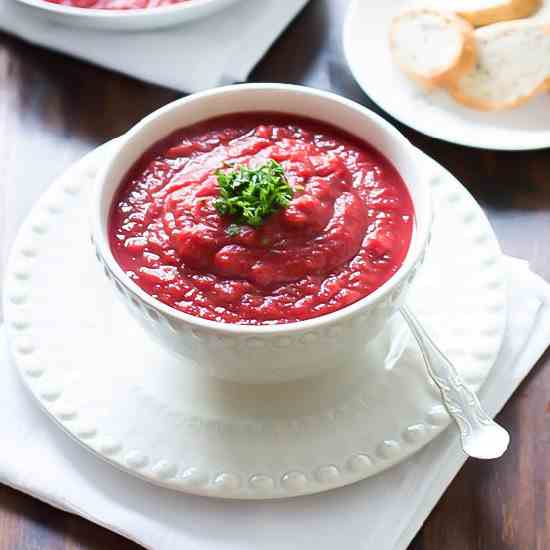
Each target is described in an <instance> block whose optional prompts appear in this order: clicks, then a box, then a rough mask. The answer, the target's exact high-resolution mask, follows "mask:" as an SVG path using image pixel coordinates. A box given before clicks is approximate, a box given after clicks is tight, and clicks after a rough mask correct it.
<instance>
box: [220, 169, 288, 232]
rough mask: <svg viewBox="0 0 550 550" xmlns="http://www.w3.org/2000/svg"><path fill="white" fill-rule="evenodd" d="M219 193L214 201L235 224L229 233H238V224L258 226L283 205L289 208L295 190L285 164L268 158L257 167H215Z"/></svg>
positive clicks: (228, 230)
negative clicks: (217, 168)
mask: <svg viewBox="0 0 550 550" xmlns="http://www.w3.org/2000/svg"><path fill="white" fill-rule="evenodd" d="M216 177H217V178H218V185H219V188H220V194H219V196H218V197H217V198H216V200H215V201H214V206H215V208H216V210H217V211H218V212H219V213H220V215H222V216H230V217H231V218H232V219H233V221H234V222H235V223H234V224H231V225H230V226H229V227H228V228H227V233H228V234H229V235H231V236H236V235H237V234H238V232H239V228H238V225H235V224H240V225H250V226H252V227H258V226H259V225H261V224H262V223H263V222H264V221H265V219H266V218H267V217H268V216H270V215H271V214H273V212H276V211H277V210H279V209H280V208H286V207H287V206H288V205H289V204H290V201H291V200H292V196H293V191H292V187H290V184H289V183H288V179H287V177H286V175H285V173H284V170H283V167H282V166H281V165H280V164H279V163H278V162H276V161H274V160H269V161H268V162H266V163H265V164H263V165H262V166H259V167H258V168H254V169H251V168H248V167H246V166H242V165H240V166H236V167H234V168H232V169H231V170H228V171H227V172H223V171H222V170H217V171H216Z"/></svg>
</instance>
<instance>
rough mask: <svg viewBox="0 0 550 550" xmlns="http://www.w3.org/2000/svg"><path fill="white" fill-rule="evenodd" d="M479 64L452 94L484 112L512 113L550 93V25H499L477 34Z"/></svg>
mask: <svg viewBox="0 0 550 550" xmlns="http://www.w3.org/2000/svg"><path fill="white" fill-rule="evenodd" d="M475 36H476V40H477V52H478V60H477V63H476V66H475V68H474V70H472V71H470V72H468V73H466V74H464V75H462V76H461V77H460V78H459V79H458V80H457V81H456V82H455V83H454V84H453V85H452V86H450V87H449V88H448V90H449V93H450V94H451V95H452V96H453V97H454V98H455V99H456V100H457V101H459V102H460V103H462V104H464V105H466V106H468V107H473V108H474V109H479V110H483V111H498V110H503V109H511V108H513V107H517V106H519V105H521V104H523V103H525V102H526V101H528V100H529V99H530V98H531V97H533V96H534V95H535V94H537V93H539V92H542V91H544V90H548V89H550V24H549V23H546V22H541V21H537V20H532V21H530V20H519V21H510V22H505V23H497V24H495V25H490V26H489V27H483V28H481V29H478V30H476V32H475Z"/></svg>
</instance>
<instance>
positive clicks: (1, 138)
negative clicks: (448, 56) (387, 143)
mask: <svg viewBox="0 0 550 550" xmlns="http://www.w3.org/2000/svg"><path fill="white" fill-rule="evenodd" d="M346 6H347V0H312V1H311V2H310V4H309V5H308V7H306V9H305V10H304V12H303V13H302V14H301V15H300V16H299V17H298V19H297V20H296V21H295V22H294V23H293V25H292V26H291V27H290V28H289V29H288V30H287V31H286V32H285V33H284V35H283V36H282V37H281V38H280V39H279V40H278V41H277V42H276V43H275V44H274V46H273V48H272V49H271V51H270V52H269V53H268V55H267V56H266V57H265V58H264V59H263V60H262V62H261V63H260V64H259V66H258V67H257V69H256V70H255V71H254V73H253V75H252V78H251V80H253V81H278V82H293V83H300V84H306V85H310V86H314V87H317V88H323V89H327V90H333V91H336V92H337V93H340V94H342V95H344V96H346V97H349V98H351V99H354V100H356V101H359V102H360V103H362V104H364V105H367V106H369V107H371V108H373V109H375V110H377V111H378V112H380V111H379V109H377V108H376V106H375V105H373V104H372V103H371V101H370V100H369V98H368V97H366V96H365V95H364V93H363V92H362V91H361V90H360V88H359V87H358V86H357V85H356V84H355V82H354V81H353V79H352V77H351V74H350V72H349V70H348V68H347V67H346V64H345V61H344V58H343V55H342V51H341V46H340V33H341V23H342V20H343V15H344V12H345V9H346ZM179 95H181V94H178V93H175V92H173V91H170V90H166V89H163V88H159V87H154V86H150V85H145V84H142V83H139V82H137V81H135V80H132V79H130V78H127V77H123V76H120V75H117V74H114V73H111V72H109V71H105V70H102V69H99V68H96V67H93V66H91V65H88V64H86V63H83V62H79V61H75V60H74V59H71V58H69V57H66V56H63V55H59V54H55V53H52V52H48V51H46V50H42V49H39V48H36V47H33V46H30V45H28V44H25V43H23V42H22V41H19V40H17V39H15V38H12V37H10V36H8V35H3V34H0V193H1V195H0V198H1V201H0V224H1V226H0V247H1V248H0V269H2V268H3V265H4V262H5V259H6V255H7V252H8V248H9V245H10V243H11V241H12V239H13V237H14V235H15V232H16V231H17V227H18V225H19V223H20V222H21V221H22V219H23V217H24V216H25V214H26V212H27V211H28V210H29V208H30V206H31V205H32V203H33V202H34V200H35V199H36V197H37V196H38V195H39V194H40V192H41V191H42V190H44V189H45V188H46V187H47V186H48V185H49V184H50V183H51V181H52V179H53V178H54V177H55V176H56V175H57V174H59V173H60V172H62V170H63V169H64V168H65V167H67V166H68V165H69V164H70V163H71V162H72V161H73V160H75V159H77V158H79V157H80V156H81V155H82V154H83V153H85V152H87V151H88V150H90V149H91V148H93V147H94V146H95V145H98V144H100V143H102V142H104V141H106V140H108V139H110V138H113V137H115V136H118V135H120V134H121V133H123V132H124V131H125V130H126V129H128V128H129V127H130V126H132V125H133V124H134V123H135V122H136V121H137V120H139V119H140V118H141V117H143V116H144V115H146V114H147V113H149V112H150V111H152V110H154V109H156V108H157V107H159V106H161V105H163V104H165V103H167V102H169V101H171V100H173V99H175V98H176V97H178V96H179ZM382 114H383V113H382ZM384 116H386V115H384ZM390 120H391V118H390ZM392 122H394V123H395V124H396V125H397V126H398V127H399V128H400V129H401V130H402V131H403V132H404V133H405V134H406V135H407V137H409V139H411V140H412V142H413V143H414V144H415V145H417V146H418V147H420V149H422V150H423V151H425V152H426V153H427V154H428V155H430V156H432V157H433V158H435V159H436V160H437V161H438V162H440V163H441V164H443V165H444V166H445V167H446V168H448V169H449V170H450V171H451V172H452V173H453V174H455V175H456V176H457V177H458V178H459V179H460V180H461V181H462V182H463V183H464V185H465V186H466V187H467V188H468V189H469V190H470V191H471V193H472V194H473V195H474V196H475V197H476V199H477V200H478V201H479V202H480V203H481V205H482V206H483V208H484V209H485V211H486V212H487V214H488V215H489V218H490V220H491V222H492V224H493V226H494V228H495V230H496V233H497V235H498V237H499V239H500V242H501V244H502V246H503V248H504V251H505V252H506V253H508V254H512V255H516V256H519V257H521V258H525V259H527V260H529V262H530V263H531V265H532V267H533V269H534V270H535V271H536V272H538V273H539V274H541V275H542V276H543V277H545V278H546V279H547V280H550V246H549V243H550V151H548V150H545V151H537V152H521V153H506V152H491V151H480V150H474V149H468V148H465V147H460V146H456V145H452V144H448V143H444V142H441V141H436V140H433V139H431V138H427V137H425V136H422V135H420V134H418V133H416V132H414V131H412V130H410V129H407V128H404V127H402V126H400V125H399V124H398V123H397V122H396V121H392ZM549 361H550V353H546V355H545V356H544V357H543V358H542V359H541V361H540V362H539V364H538V365H537V366H536V367H535V368H534V369H533V371H532V373H531V374H530V376H529V377H528V378H527V380H526V381H525V382H524V383H523V384H522V385H521V387H520V388H519V390H518V391H517V392H516V394H515V395H514V397H513V398H512V399H511V400H510V402H509V403H508V404H507V406H506V407H505V409H504V411H503V412H502V413H501V414H500V417H499V420H500V422H501V423H502V424H503V425H504V426H506V427H507V428H508V429H509V430H510V431H511V434H512V444H511V448H510V450H509V452H508V453H507V454H506V455H505V457H504V458H502V459H501V460H499V461H498V462H479V461H478V462H476V461H468V462H467V464H466V466H465V467H464V468H463V469H462V471H461V472H460V473H459V475H458V476H457V478H456V479H455V480H454V481H453V483H452V484H451V486H450V487H449V489H448V490H447V492H446V493H445V495H444V496H443V498H442V499H441V501H440V502H439V504H438V505H437V506H436V508H435V509H434V511H433V512H432V514H431V515H430V517H429V518H428V520H427V521H426V523H425V525H424V527H423V529H422V530H421V531H420V532H419V534H418V535H417V537H416V538H415V540H414V541H413V543H412V544H411V547H410V548H411V550H470V549H471V550H549V549H550V429H549V427H550V368H545V367H548V363H549ZM0 391H1V388H0ZM0 411H1V397H0ZM0 452H1V441H0ZM135 548H138V546H136V545H135V544H133V543H130V542H128V541H126V540H125V539H123V538H121V537H119V536H117V535H114V534H112V533H110V532H108V531H106V530H105V529H102V528H100V527H97V526H95V525H93V524H92V523H89V522H87V521H85V520H83V519H80V518H77V517H74V516H72V515H69V514H66V513H63V512H60V511H58V510H55V509H54V508H51V507H49V506H48V505H46V504H43V503H41V502H39V501H38V500H35V499H33V498H31V497H28V496H26V495H22V494H20V493H18V492H16V491H14V490H12V489H10V488H7V487H2V486H0V550H61V549H63V550H69V549H71V550H77V549H78V550H84V549H86V550H92V549H93V550H110V549H116V550H127V549H135ZM175 550H177V549H175ZM297 550H298V549H297ZM345 550H355V549H345ZM361 550H384V549H363V548H361Z"/></svg>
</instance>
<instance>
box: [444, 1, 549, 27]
mask: <svg viewBox="0 0 550 550" xmlns="http://www.w3.org/2000/svg"><path fill="white" fill-rule="evenodd" d="M541 5H542V0H457V1H453V5H452V7H451V6H446V8H448V9H452V10H453V11H455V12H456V13H457V14H458V15H460V16H461V17H464V19H466V20H468V21H469V22H470V23H471V24H472V25H473V26H474V27H482V26H484V25H492V24H493V23H499V22H502V21H511V20H513V19H522V18H524V17H529V16H531V15H533V14H534V13H536V12H537V11H538V10H539V8H540V7H541Z"/></svg>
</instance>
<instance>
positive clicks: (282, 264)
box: [109, 113, 414, 325]
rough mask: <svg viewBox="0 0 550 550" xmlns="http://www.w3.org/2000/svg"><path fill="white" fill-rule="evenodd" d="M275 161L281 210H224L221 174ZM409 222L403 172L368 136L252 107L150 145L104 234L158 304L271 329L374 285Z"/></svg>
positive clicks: (337, 305)
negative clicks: (286, 196) (258, 217)
mask: <svg viewBox="0 0 550 550" xmlns="http://www.w3.org/2000/svg"><path fill="white" fill-rule="evenodd" d="M270 159H273V160H275V161H277V162H278V163H279V164H280V166H281V167H282V168H283V170H284V174H285V176H286V181H287V184H289V185H290V188H291V189H292V198H291V200H290V202H289V203H287V205H286V207H284V208H283V207H281V208H279V209H278V210H277V211H275V212H274V213H272V214H271V215H269V216H267V217H266V219H265V220H263V223H261V224H260V225H258V226H251V225H246V224H243V223H242V222H241V223H240V224H236V223H235V220H234V219H232V218H231V216H228V215H222V214H220V212H219V208H217V206H216V205H217V199H218V197H219V195H220V181H219V174H220V170H222V171H223V170H230V169H231V167H234V168H236V167H241V166H245V167H251V168H253V167H257V166H262V165H265V163H267V162H269V161H270ZM236 169H237V168H236ZM218 200H219V199H218ZM413 218H414V211H413V206H412V202H411V198H410V195H409V193H408V191H407V188H406V186H405V184H404V183H403V181H402V179H401V177H400V176H399V174H398V173H397V171H396V170H395V168H394V167H393V166H392V165H391V164H390V162H389V161H388V160H387V159H386V158H384V157H383V156H382V155H381V154H380V153H379V152H377V151H375V150H374V149H373V148H372V147H370V146H369V145H368V144H366V143H365V142H363V141H361V140H359V139H357V138H355V137H352V136H351V135H348V134H346V133H344V132H343V131H341V130H338V129H336V128H334V127H331V126H328V125H326V124H323V123H320V122H316V121H313V120H309V119H304V118H299V117H296V116H293V115H292V116H291V115H281V114H275V113H245V114H238V115H230V116H225V117H220V118H216V119H211V120H207V121H205V122H201V123H199V124H196V125H194V126H191V127H188V128H185V129H184V130H181V131H178V132H176V133H174V134H172V135H171V136H169V137H168V138H166V139H164V140H163V141H161V142H159V143H157V144H156V145H155V146H154V147H153V148H152V149H150V150H149V151H147V152H146V153H145V154H144V155H143V156H142V157H141V159H140V160H139V161H138V162H137V163H136V164H135V166H134V167H133V168H132V169H131V171H130V172H129V174H128V175H127V176H126V178H125V179H124V181H123V182H122V184H121V186H120V189H119V190H118V192H117V194H116V197H115V200H114V203H113V206H112V210H111V215H110V222H109V235H110V243H111V248H112V251H113V254H114V256H115V258H116V260H117V261H118V263H119V264H120V265H121V267H122V268H123V270H124V271H125V272H126V273H127V274H128V276H129V277H130V278H132V279H133V280H134V281H135V282H136V284H137V285H139V286H140V287H141V288H142V289H143V290H145V292H147V293H148V294H150V295H151V296H154V297H155V298H157V299H158V300H160V301H161V302H164V303H165V304H168V305H169V306H172V307H174V308H176V309H178V310H180V311H183V312H185V313H188V314H190V315H194V316H198V317H202V318H203V319H209V320H212V321H219V322H222V323H240V324H247V325H268V324H277V323H291V322H294V321H301V320H304V319H311V318H313V317H319V316H321V315H325V314H327V313H331V312H333V311H336V310H339V309H341V308H343V307H345V306H348V305H350V304H352V303H354V302H356V301H357V300H360V299H361V298H364V297H365V296H367V295H369V294H370V293H371V292H373V291H374V290H376V289H377V288H378V287H380V286H381V285H382V284H383V283H384V282H385V281H387V280H388V279H389V278H390V277H391V276H392V275H393V274H394V273H395V272H396V271H397V270H398V269H399V267H400V265H401V264H402V263H403V260H404V259H405V256H406V254H407V250H408V248H409V244H410V241H411V235H412V230H413V223H414V219H413Z"/></svg>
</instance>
